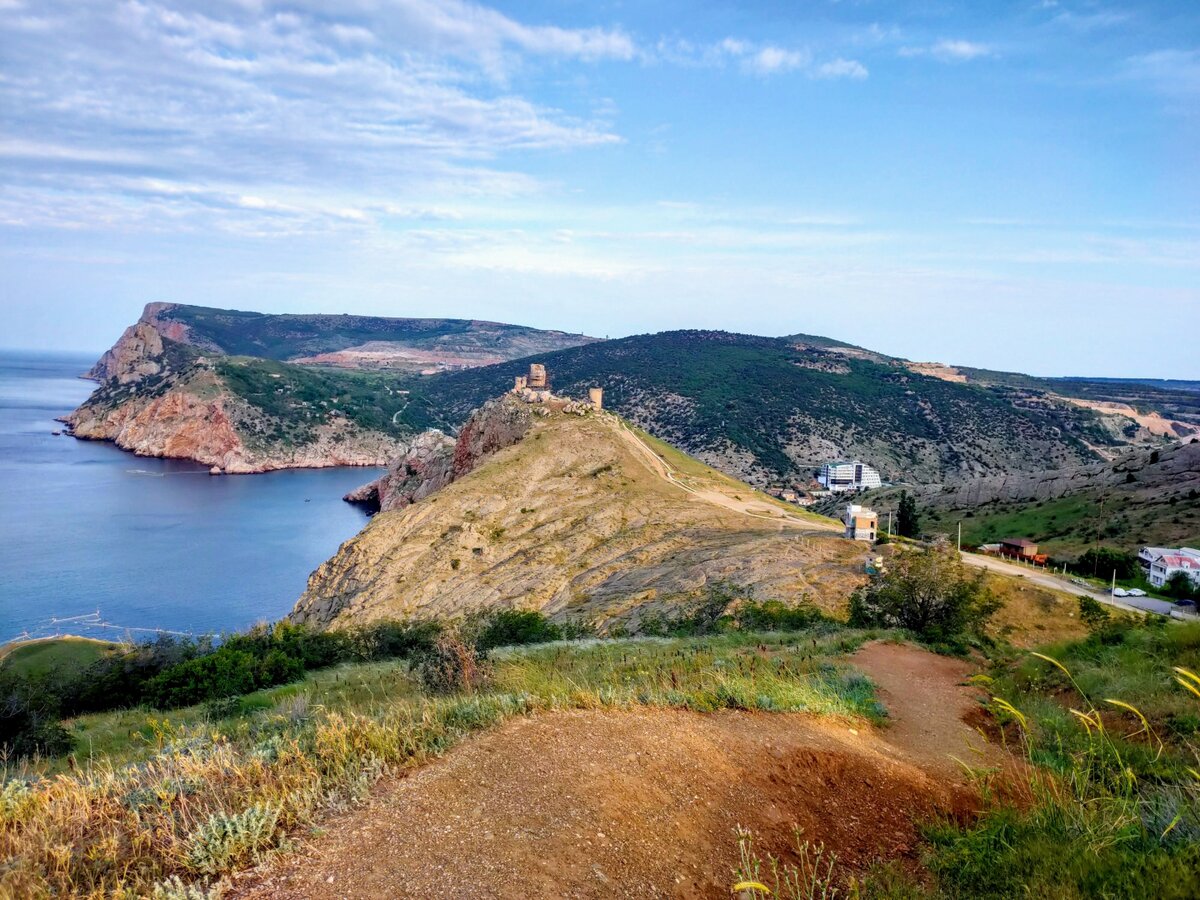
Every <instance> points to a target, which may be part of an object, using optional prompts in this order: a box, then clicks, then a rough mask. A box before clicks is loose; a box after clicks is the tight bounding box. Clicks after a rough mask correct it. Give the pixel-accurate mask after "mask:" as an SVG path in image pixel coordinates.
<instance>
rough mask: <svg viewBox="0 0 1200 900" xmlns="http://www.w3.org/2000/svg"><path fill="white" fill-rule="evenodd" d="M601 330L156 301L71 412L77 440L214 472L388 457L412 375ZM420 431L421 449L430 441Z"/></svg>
mask: <svg viewBox="0 0 1200 900" xmlns="http://www.w3.org/2000/svg"><path fill="white" fill-rule="evenodd" d="M593 340H594V339H593V338H588V337H585V336H582V335H568V334H565V333H563V332H557V331H543V330H539V329H533V328H526V327H523V326H516V325H505V324H500V323H494V322H479V321H474V320H460V319H401V318H383V317H371V316H340V315H338V316H335V315H294V316H291V315H267V314H262V313H250V312H241V311H238V310H222V309H212V308H208V307H195V306H186V305H180V304H172V303H150V304H148V305H147V306H146V308H145V310H144V311H143V313H142V315H141V317H140V318H139V319H138V321H137V322H135V323H134V324H133V325H131V326H129V327H128V328H127V329H125V331H124V333H123V334H122V335H121V337H120V338H119V339H118V340H117V342H116V343H115V344H114V345H113V346H112V347H111V348H110V349H109V350H107V351H106V352H105V353H104V354H103V355H102V356H101V357H100V358H99V359H98V360H97V361H96V363H95V365H93V366H92V367H91V369H90V370H89V371H88V372H87V373H86V375H85V377H87V378H91V379H94V380H96V381H97V382H99V387H97V389H96V390H95V391H94V392H93V394H92V396H91V397H89V398H88V399H87V400H86V401H85V402H84V403H83V404H82V405H81V406H80V407H79V408H78V409H76V410H75V411H74V412H72V413H70V414H69V415H67V416H65V417H63V418H62V421H63V422H64V423H66V425H67V427H68V430H69V432H70V433H71V434H72V435H74V436H75V437H78V438H81V439H85V440H105V441H112V442H114V443H115V444H116V445H117V446H119V447H121V448H122V449H125V450H129V451H132V452H134V453H137V454H139V455H142V456H158V457H172V458H179V459H191V460H195V461H197V462H200V463H203V464H205V465H207V466H210V467H212V469H213V470H214V471H219V472H227V473H239V474H240V473H253V472H266V471H270V470H273V469H283V468H319V467H326V466H383V465H386V464H387V463H388V461H389V460H392V459H395V458H396V456H397V454H398V452H399V451H401V449H403V448H404V447H405V442H406V441H409V440H411V439H412V435H413V434H414V432H415V431H416V430H417V428H418V427H423V425H424V424H426V422H419V423H415V424H414V423H410V422H409V421H408V420H407V419H406V418H405V412H406V410H407V408H408V405H409V400H408V394H409V391H408V390H407V389H405V387H404V384H403V383H402V382H403V381H404V379H405V378H408V379H412V378H414V377H416V373H417V372H425V371H443V370H445V369H447V368H464V367H469V366H473V365H482V364H486V363H494V362H496V361H498V360H504V359H511V358H513V357H516V356H521V355H526V354H528V353H536V352H540V351H542V350H548V349H549V350H553V349H559V348H562V347H568V346H575V345H578V344H580V343H587V342H591V341H593ZM425 415H426V421H427V420H428V417H429V414H428V413H425ZM432 417H433V418H434V419H435V420H438V419H439V417H438V416H437V415H436V411H434V412H433V415H432ZM422 441H424V442H425V443H424V444H422V445H421V446H419V447H417V448H416V449H417V452H425V451H429V450H431V449H432V448H433V444H432V443H430V442H431V441H433V438H431V437H426V438H423V439H422ZM385 493H386V492H385Z"/></svg>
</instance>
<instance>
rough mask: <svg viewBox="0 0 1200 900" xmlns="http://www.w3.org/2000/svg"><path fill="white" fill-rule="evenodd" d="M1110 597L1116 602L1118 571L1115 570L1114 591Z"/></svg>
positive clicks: (1110, 593)
mask: <svg viewBox="0 0 1200 900" xmlns="http://www.w3.org/2000/svg"><path fill="white" fill-rule="evenodd" d="M1109 596H1110V597H1112V598H1113V599H1114V600H1115V599H1116V597H1117V570H1116V569H1113V579H1112V590H1111V591H1110V592H1109Z"/></svg>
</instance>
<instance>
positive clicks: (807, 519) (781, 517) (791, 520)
mask: <svg viewBox="0 0 1200 900" xmlns="http://www.w3.org/2000/svg"><path fill="white" fill-rule="evenodd" d="M616 431H617V433H618V434H619V435H620V437H621V439H622V440H623V441H625V443H627V444H628V445H629V446H630V447H631V448H633V450H634V452H635V455H636V456H637V457H638V458H640V459H642V460H643V461H644V462H646V463H647V464H648V465H649V467H650V469H651V470H652V471H653V472H655V473H656V474H657V475H658V476H659V477H660V478H662V479H663V480H664V481H668V482H670V483H671V484H673V485H675V486H676V487H678V488H679V489H680V490H683V491H685V492H686V493H688V494H691V495H692V496H694V497H696V498H697V499H699V500H703V501H704V502H706V503H711V504H713V505H715V506H720V507H721V508H723V509H730V510H733V511H734V512H739V513H743V514H744V515H747V516H753V517H754V518H756V519H768V520H770V521H772V522H777V523H779V524H780V525H781V526H783V525H787V526H789V527H792V528H802V529H805V530H807V531H813V532H815V531H836V532H841V531H842V526H841V525H840V524H839V523H837V522H834V521H832V520H830V519H825V518H824V517H821V516H802V515H798V514H796V513H792V512H790V511H788V510H786V509H782V508H780V507H779V506H777V505H775V504H773V503H771V502H770V501H768V500H761V499H758V498H755V497H753V496H752V497H751V498H750V499H749V500H746V499H742V498H740V497H737V496H733V495H730V494H726V493H724V492H722V491H720V490H717V489H716V488H714V487H707V488H697V487H694V486H692V485H690V484H687V483H686V482H685V481H684V480H682V479H681V478H680V477H679V476H678V475H677V474H676V472H675V471H674V469H672V468H671V466H670V464H669V463H667V461H666V460H664V459H663V458H662V457H661V456H659V455H658V454H657V453H655V452H654V449H653V448H652V447H650V446H648V445H647V444H646V442H645V441H643V440H642V439H641V438H640V437H638V435H637V434H636V433H635V432H634V431H633V430H632V429H631V428H629V426H627V425H626V424H625V423H624V422H621V421H618V425H617V428H616ZM746 490H751V489H750V488H746Z"/></svg>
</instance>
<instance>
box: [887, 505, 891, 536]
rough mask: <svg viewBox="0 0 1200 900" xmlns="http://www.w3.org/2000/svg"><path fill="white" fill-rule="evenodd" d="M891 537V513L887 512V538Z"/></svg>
mask: <svg viewBox="0 0 1200 900" xmlns="http://www.w3.org/2000/svg"><path fill="white" fill-rule="evenodd" d="M891 536H892V511H891V510H890V509H889V510H888V537H889V538H890V537H891Z"/></svg>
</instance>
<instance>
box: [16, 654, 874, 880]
mask: <svg viewBox="0 0 1200 900" xmlns="http://www.w3.org/2000/svg"><path fill="white" fill-rule="evenodd" d="M864 637H865V635H863V634H861V633H845V632H843V633H839V634H836V635H830V636H827V637H822V638H817V639H816V640H815V641H814V640H810V639H808V638H806V639H805V641H804V643H803V645H802V646H800V645H796V644H795V643H793V642H794V641H795V640H796V638H795V637H794V636H792V637H789V636H780V635H776V636H771V637H761V636H747V635H728V636H723V637H718V638H710V639H694V640H675V641H665V640H663V641H656V640H646V641H611V642H583V643H581V644H577V645H561V644H560V645H549V646H545V647H542V648H539V649H535V650H528V651H522V652H516V651H510V652H507V653H504V654H500V655H499V656H498V658H497V659H496V660H495V661H494V676H493V677H494V679H495V682H494V683H495V687H493V688H492V689H491V690H487V691H484V692H476V693H474V694H472V695H469V696H467V695H454V696H449V697H437V696H432V695H428V694H425V693H423V692H421V690H420V689H419V688H418V687H417V686H416V685H415V684H414V683H413V682H412V681H411V679H410V678H409V677H408V676H407V675H405V674H404V673H403V671H402V670H400V669H399V668H397V667H395V666H393V667H391V669H390V677H391V678H392V679H394V680H397V681H400V680H403V681H405V682H406V684H405V686H404V688H403V689H401V690H397V691H392V690H381V691H378V692H377V691H375V690H369V689H367V688H361V689H355V692H354V694H353V695H352V696H351V697H349V698H347V697H341V698H340V699H339V698H338V697H337V696H336V695H335V694H334V693H333V691H332V690H331V691H330V692H329V693H327V694H321V693H317V692H314V693H313V694H312V695H303V694H296V693H294V692H293V693H291V694H289V695H287V696H286V699H285V700H284V701H283V702H281V703H279V704H277V705H276V706H275V707H274V708H272V709H270V710H267V711H264V712H262V713H258V714H255V715H253V716H251V717H249V718H247V719H244V720H241V721H238V722H236V723H230V724H229V725H227V726H221V727H218V726H215V725H213V724H211V723H208V722H204V721H200V722H195V719H194V718H193V719H190V720H189V721H192V722H193V723H194V724H190V725H185V724H178V723H177V722H175V721H173V720H172V718H171V717H165V718H162V719H152V720H151V722H150V730H151V733H152V735H153V741H154V748H153V753H152V755H151V756H150V757H149V758H148V759H146V760H144V761H142V762H139V763H135V764H131V765H126V766H119V765H116V764H114V762H112V761H109V760H107V759H104V758H101V759H97V760H93V761H92V762H91V763H89V764H88V765H86V766H84V767H77V768H74V769H73V770H72V771H68V772H65V773H60V774H57V775H54V776H52V777H46V778H41V779H36V778H34V779H29V778H26V777H17V778H9V779H7V780H6V784H5V787H4V789H3V792H2V793H0V858H2V859H4V860H7V861H8V862H7V863H6V864H5V865H4V866H3V867H2V868H0V896H3V897H8V896H11V897H42V896H51V895H57V896H82V897H109V896H112V897H131V896H145V895H149V894H153V893H154V892H155V891H156V890H157V891H158V892H159V893H160V894H161V895H163V896H166V895H168V894H170V893H171V891H175V895H179V894H178V891H179V890H182V889H183V886H185V885H196V884H198V885H200V886H201V887H206V886H207V885H209V884H211V883H213V882H215V881H217V880H218V879H219V878H220V877H221V876H222V874H224V873H228V872H231V871H233V870H236V869H239V868H241V867H244V866H247V865H250V864H253V863H254V862H256V861H258V860H261V859H263V858H264V857H265V856H267V855H269V854H272V853H275V852H278V851H280V850H284V849H286V848H287V846H288V839H289V835H291V834H295V833H297V830H298V829H302V828H304V827H306V826H308V825H311V824H312V823H314V822H315V821H316V820H317V819H318V818H319V817H320V815H321V813H322V811H324V810H327V809H329V808H331V807H332V808H337V807H340V806H344V805H345V804H347V803H352V802H355V801H356V800H359V799H361V798H363V797H364V796H365V795H366V793H367V791H368V790H369V789H370V787H371V785H372V784H373V783H374V782H375V781H376V780H377V779H378V778H379V777H380V775H382V774H383V773H385V772H395V771H397V770H401V769H404V768H408V767H413V766H418V765H420V764H421V763H423V762H424V761H425V760H427V759H429V758H430V757H432V756H436V755H438V754H441V753H443V752H445V751H446V750H447V749H448V748H449V747H451V746H453V745H454V744H455V743H456V742H457V741H459V740H460V739H461V738H462V737H463V736H465V735H467V734H469V733H471V732H473V731H476V730H478V729H481V728H486V727H490V726H492V725H495V724H497V723H499V722H501V721H503V720H505V719H507V718H509V717H511V716H517V715H529V714H532V713H536V712H539V711H542V710H549V709H569V708H604V707H615V708H621V707H628V706H634V705H639V704H640V705H661V706H679V707H687V708H691V709H699V710H709V709H716V708H722V707H735V708H750V709H764V710H782V711H796V710H809V711H813V712H819V713H831V714H837V715H843V716H862V715H871V714H873V713H874V712H876V711H877V707H876V705H875V701H874V698H873V694H872V691H871V687H870V684H869V683H868V682H866V681H865V679H862V678H861V677H860V676H856V675H854V674H853V673H851V672H849V671H848V670H846V669H843V668H842V667H841V666H839V665H837V664H835V663H834V662H832V661H831V659H830V656H831V655H835V654H838V653H842V652H845V651H846V650H849V649H853V648H854V647H855V646H857V644H858V643H859V642H860V641H861V640H862V639H863V638H864ZM356 668H367V669H371V670H372V671H375V670H376V669H378V668H379V667H378V666H374V667H371V666H367V667H350V668H348V669H344V670H342V671H343V672H344V673H346V674H347V675H350V674H352V673H353V672H354V671H355V670H356ZM370 681H371V679H368V680H367V682H365V683H366V684H368V686H369V682H370ZM382 683H383V682H382V679H381V680H380V684H382ZM322 684H324V685H326V686H329V685H330V681H329V680H328V678H326V680H325V681H323V682H322ZM332 684H334V685H337V684H340V680H337V679H335V680H334V681H333V682H332ZM325 700H328V701H329V702H330V705H326V704H325V703H323V702H322V701H325ZM334 704H336V705H337V706H338V708H331V705H334ZM184 712H185V713H186V711H184ZM184 718H185V720H187V719H186V717H184ZM7 774H9V775H10V776H11V775H13V774H15V773H12V772H10V773H7ZM28 774H29V773H26V775H28ZM172 879H177V881H173V880H172ZM164 892H165V893H164Z"/></svg>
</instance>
